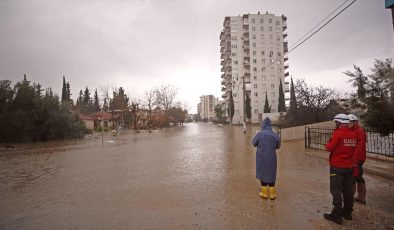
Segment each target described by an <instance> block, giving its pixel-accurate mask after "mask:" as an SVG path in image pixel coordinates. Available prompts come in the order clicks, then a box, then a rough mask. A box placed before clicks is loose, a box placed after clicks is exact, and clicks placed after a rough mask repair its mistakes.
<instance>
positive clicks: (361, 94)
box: [344, 65, 368, 101]
mask: <svg viewBox="0 0 394 230" xmlns="http://www.w3.org/2000/svg"><path fill="white" fill-rule="evenodd" d="M353 67H354V73H353V72H350V71H346V72H344V74H345V75H347V76H349V77H350V79H349V82H351V83H352V86H353V87H357V96H358V98H360V100H361V101H363V100H364V99H365V96H366V92H367V90H366V88H365V87H366V85H367V83H368V77H367V76H365V75H364V73H363V72H362V70H361V68H360V67H358V66H356V65H353Z"/></svg>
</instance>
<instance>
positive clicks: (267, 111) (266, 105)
mask: <svg viewBox="0 0 394 230" xmlns="http://www.w3.org/2000/svg"><path fill="white" fill-rule="evenodd" d="M270 112H271V106H270V104H269V102H268V96H267V92H265V102H264V113H270Z"/></svg>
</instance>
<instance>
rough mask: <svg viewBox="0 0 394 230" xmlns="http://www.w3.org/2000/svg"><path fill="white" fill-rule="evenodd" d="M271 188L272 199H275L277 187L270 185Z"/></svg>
mask: <svg viewBox="0 0 394 230" xmlns="http://www.w3.org/2000/svg"><path fill="white" fill-rule="evenodd" d="M269 188H270V199H271V200H275V199H276V190H275V187H269Z"/></svg>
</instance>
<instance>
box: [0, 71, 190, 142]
mask: <svg viewBox="0 0 394 230" xmlns="http://www.w3.org/2000/svg"><path fill="white" fill-rule="evenodd" d="M92 92H94V93H93V95H92ZM176 95H177V90H176V89H175V88H174V87H172V86H167V85H165V86H160V87H158V88H154V89H152V90H149V91H147V92H145V94H144V95H143V97H142V98H130V97H129V96H128V95H127V94H126V93H125V89H124V88H123V87H119V88H116V87H113V88H112V90H109V87H102V89H101V96H99V93H98V91H97V89H95V90H94V91H91V90H90V89H89V88H88V87H87V86H86V87H85V89H83V90H80V92H79V95H78V98H77V100H76V101H75V103H74V101H73V100H72V99H71V90H70V83H69V82H66V79H65V77H64V76H63V87H62V94H61V97H59V96H58V95H57V94H56V93H54V92H53V91H52V89H51V88H47V89H43V88H42V85H41V84H39V83H31V82H30V81H29V80H28V79H27V77H26V75H25V76H24V77H23V80H22V81H20V82H17V83H15V85H12V82H11V81H10V80H0V127H1V130H2V131H1V134H0V143H17V142H18V143H21V142H37V141H48V140H62V139H74V138H81V137H83V136H84V135H85V134H88V133H91V132H92V130H88V129H87V128H86V126H85V124H84V122H83V121H82V120H81V118H80V117H81V116H80V115H93V114H97V112H100V111H105V112H109V113H114V111H115V112H116V113H117V114H118V116H117V117H116V118H117V119H114V120H113V122H112V127H103V128H102V127H101V126H100V127H98V130H99V131H101V130H102V129H103V130H104V131H110V130H111V129H114V128H117V127H118V126H120V125H121V126H122V127H123V128H133V129H136V130H138V129H141V128H146V129H152V128H163V127H166V126H169V125H170V124H171V125H179V124H182V123H183V122H184V121H185V120H186V117H187V114H188V112H187V109H186V107H187V105H182V104H181V103H179V102H175V97H176Z"/></svg>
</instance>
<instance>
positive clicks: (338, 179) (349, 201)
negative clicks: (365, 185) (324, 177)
mask: <svg viewBox="0 0 394 230" xmlns="http://www.w3.org/2000/svg"><path fill="white" fill-rule="evenodd" d="M330 192H331V195H332V205H333V210H332V212H333V213H335V214H338V215H341V214H342V213H346V214H351V213H352V211H353V170H352V169H351V168H335V167H330ZM342 197H343V207H342Z"/></svg>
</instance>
